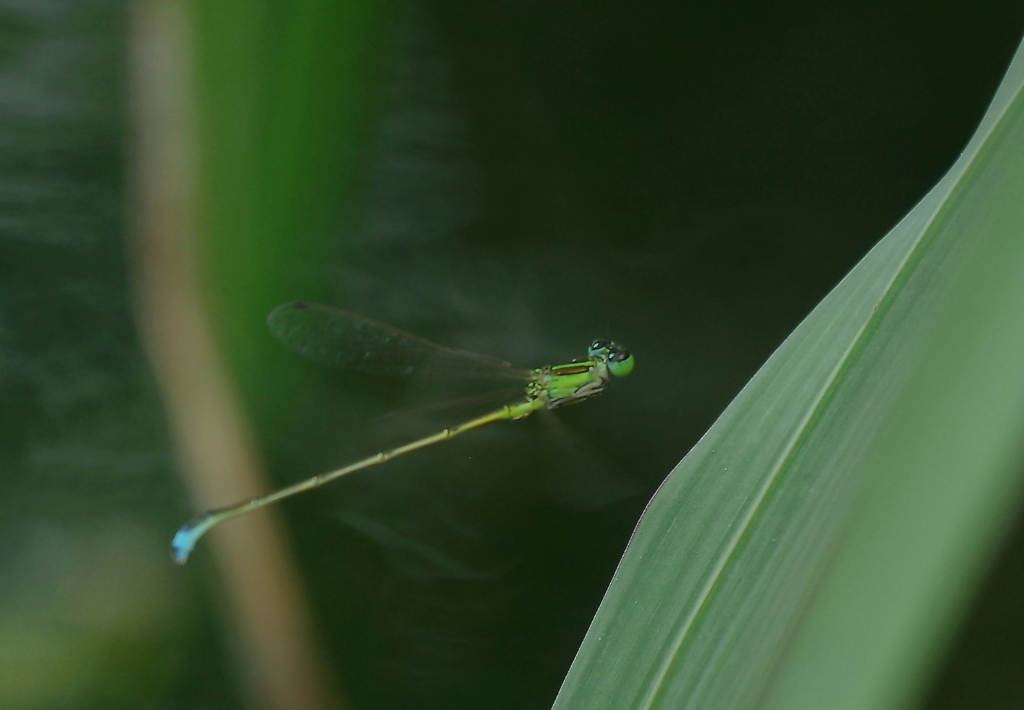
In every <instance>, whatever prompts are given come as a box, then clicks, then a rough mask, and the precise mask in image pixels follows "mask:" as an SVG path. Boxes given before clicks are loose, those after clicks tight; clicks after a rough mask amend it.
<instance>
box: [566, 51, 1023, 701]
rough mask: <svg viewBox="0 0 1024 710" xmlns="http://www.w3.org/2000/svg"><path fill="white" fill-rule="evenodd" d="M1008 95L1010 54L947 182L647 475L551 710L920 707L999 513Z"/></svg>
mask: <svg viewBox="0 0 1024 710" xmlns="http://www.w3.org/2000/svg"><path fill="white" fill-rule="evenodd" d="M1022 87H1024V54H1022V52H1021V51H1020V50H1019V51H1018V53H1017V56H1016V58H1015V59H1014V62H1013V63H1012V65H1011V67H1010V69H1009V71H1008V73H1007V75H1006V77H1005V78H1004V81H1003V83H1002V85H1001V86H1000V88H999V91H998V93H997V94H996V96H995V98H994V100H993V102H992V104H991V106H990V109H989V111H988V113H987V115H986V116H985V118H984V120H983V121H982V123H981V126H980V128H979V129H978V131H977V133H976V135H975V136H974V138H973V139H972V141H971V142H970V144H969V145H968V147H967V148H966V150H965V151H964V153H963V154H962V155H961V157H960V159H959V160H958V161H957V163H956V164H955V165H954V166H953V167H952V169H951V170H950V171H949V173H948V174H947V175H946V176H945V177H944V178H943V179H942V180H941V181H940V182H939V184H938V185H937V186H936V187H935V188H934V189H933V190H932V191H931V192H930V193H929V194H928V195H927V196H926V197H925V198H924V199H923V200H921V202H920V203H919V204H918V205H917V206H916V207H915V208H914V209H913V210H912V211H911V212H910V213H909V214H908V215H907V216H906V217H905V218H904V219H903V220H902V221H901V222H900V223H899V224H898V225H897V226H896V227H895V228H894V229H893V230H892V232H890V233H889V234H888V235H887V236H886V237H885V238H884V239H883V240H882V241H881V242H880V243H879V244H878V245H877V246H876V247H875V248H874V249H873V250H872V251H871V252H870V253H869V254H868V255H867V256H866V257H865V258H864V259H863V260H862V261H861V263H860V264H859V265H858V266H857V267H856V268H855V269H854V270H853V271H852V272H851V273H850V274H849V275H848V276H847V277H846V278H845V279H844V280H843V281H842V282H841V283H840V284H839V285H838V286H837V287H836V288H835V289H834V290H833V291H832V292H831V293H830V294H829V295H828V296H827V297H826V298H825V299H824V300H823V301H822V302H821V304H819V305H818V307H817V308H815V309H814V311H813V312H812V313H811V314H810V315H809V316H808V317H807V318H806V319H805V321H804V322H803V323H802V324H801V325H800V326H799V327H798V328H797V329H796V330H795V331H794V332H793V334H792V335H791V336H790V337H789V338H788V339H787V340H786V341H785V343H784V344H783V345H782V346H781V347H780V348H779V349H778V350H777V351H776V352H775V354H774V355H773V356H772V357H771V358H770V359H769V360H768V362H767V363H766V364H765V365H764V367H763V368H762V369H761V370H760V371H759V372H758V374H757V375H756V376H755V377H754V378H753V380H751V382H750V383H749V384H748V385H747V386H746V388H744V390H743V391H742V392H741V393H740V394H739V396H738V397H737V398H736V399H735V400H734V401H733V403H732V404H731V405H730V406H729V407H728V409H726V411H725V412H724V413H723V414H722V416H721V417H720V418H719V420H718V421H717V422H716V423H715V425H714V426H713V427H712V428H711V430H710V431H709V432H708V433H707V434H706V435H705V436H704V437H703V439H702V440H701V441H700V442H699V443H698V444H697V446H696V447H694V449H693V450H692V451H691V452H690V454H689V455H688V456H687V457H686V458H685V459H684V460H683V461H682V462H681V463H680V464H679V466H678V467H677V468H676V470H675V471H674V472H673V473H672V475H671V476H670V477H669V479H668V480H667V481H666V482H665V484H664V486H663V487H662V489H661V490H660V491H659V493H658V494H657V495H656V497H655V498H654V500H653V501H652V502H651V504H650V506H649V507H648V509H647V511H646V513H645V515H644V517H643V519H642V520H641V522H640V525H639V526H638V528H637V530H636V532H635V534H634V536H633V539H632V541H631V544H630V546H629V548H628V550H627V552H626V554H625V556H624V557H623V559H622V561H621V563H620V565H619V568H618V571H617V573H616V575H615V578H614V580H613V582H612V584H611V586H610V588H609V589H608V592H607V594H606V596H605V599H604V601H603V603H602V605H601V608H600V609H599V611H598V613H597V616H596V617H595V619H594V621H593V624H592V626H591V628H590V631H589V633H588V635H587V637H586V639H585V641H584V643H583V645H582V647H581V649H580V651H579V653H578V655H577V658H576V661H575V663H574V664H573V666H572V669H571V670H570V672H569V674H568V676H567V678H566V680H565V683H564V685H563V687H562V691H561V693H560V695H559V697H558V699H557V701H556V703H555V707H556V708H559V709H564V708H587V709H588V710H596V709H599V708H615V710H624V709H626V708H673V710H678V709H680V708H753V707H758V708H787V709H788V710H793V709H796V708H809V709H810V708H816V709H820V708H830V709H831V710H836V709H841V708H849V709H851V710H852V709H854V708H871V709H872V710H878V709H880V708H897V707H908V705H913V704H914V702H916V701H917V700H918V699H919V695H920V692H921V688H922V686H923V684H924V682H925V681H926V679H927V675H928V672H929V670H930V668H931V666H932V664H934V662H935V661H936V660H937V655H938V653H940V652H941V650H942V648H943V643H942V642H943V641H944V640H945V639H946V638H947V637H948V635H949V633H950V630H951V627H952V626H953V624H954V623H955V622H956V620H957V618H958V614H959V613H960V612H962V607H963V605H964V602H965V600H966V598H967V595H968V594H969V593H970V592H971V591H972V590H973V589H974V588H975V587H976V586H977V584H978V583H979V581H980V579H979V577H980V575H981V574H982V573H983V572H984V567H985V565H984V563H985V562H986V560H987V556H988V555H989V551H990V549H991V548H992V546H993V544H994V543H995V542H996V540H997V539H998V536H999V534H1000V532H1002V530H1003V526H1004V524H1005V522H1006V520H1007V518H1008V514H1009V513H1010V512H1011V511H1010V506H1011V504H1012V503H1013V502H1014V501H1016V500H1017V499H1018V498H1019V490H1020V483H1021V476H1020V472H1021V458H1022V457H1021V453H1022V451H1021V440H1022V437H1021V431H1022V426H1024V327H1022V325H1021V324H1022V323H1024V239H1022V236H1024V198H1022V196H1024V96H1022ZM823 238H827V235H823Z"/></svg>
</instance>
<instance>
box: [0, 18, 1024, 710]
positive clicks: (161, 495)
mask: <svg viewBox="0 0 1024 710" xmlns="http://www.w3.org/2000/svg"><path fill="white" fill-rule="evenodd" d="M185 6H186V7H187V8H188V9H189V10H190V13H191V15H190V16H191V21H192V27H193V29H194V34H193V36H192V48H193V51H194V55H193V56H194V59H193V61H194V65H193V68H194V75H193V76H194V77H195V79H194V80H195V100H196V111H197V130H198V137H199V142H200V146H201V151H202V154H203V169H202V171H201V173H200V175H199V179H198V191H197V193H198V196H199V201H200V210H201V227H200V230H199V236H200V237H201V255H202V262H201V267H202V277H203V283H204V285H205V289H206V291H205V293H206V297H207V303H208V310H209V314H210V318H211V320H212V322H213V323H214V325H215V329H216V332H217V335H218V339H219V342H220V343H221V345H222V347H223V354H224V360H225V362H226V363H227V364H228V366H229V368H230V372H231V377H232V380H233V383H234V384H235V386H236V388H237V392H238V394H239V396H240V398H241V400H242V402H243V403H244V404H245V407H246V411H247V413H248V415H249V417H250V420H251V422H252V425H253V429H254V432H255V437H256V440H257V441H258V442H259V445H260V447H261V449H262V452H263V455H264V457H265V461H266V464H267V469H268V471H269V472H270V476H271V478H272V479H273V481H274V482H276V483H277V484H283V483H285V482H289V481H292V480H295V479H297V478H299V477H303V476H307V475H311V474H313V473H316V472H320V471H324V470H327V469H330V468H332V467H334V466H336V465H338V464H341V463H345V462H347V461H349V460H351V459H354V458H355V457H358V456H362V455H365V454H368V453H372V452H374V451H377V450H379V449H380V448H382V447H384V446H388V445H392V444H395V443H400V442H401V441H402V440H404V439H405V438H408V437H410V436H415V435H419V434H422V433H426V432H427V431H430V430H431V429H432V428H436V427H437V426H443V425H445V424H448V423H451V422H452V421H458V419H459V418H460V414H459V413H457V412H456V413H454V414H453V413H451V412H449V411H447V410H441V411H431V410H426V411H425V410H423V409H422V408H421V407H420V405H421V404H422V403H423V402H424V401H429V400H430V399H431V395H433V394H436V393H434V392H429V391H424V387H423V386H421V385H420V384H419V383H394V382H390V381H378V380H375V379H373V378H362V377H353V376H349V375H345V374H344V373H330V372H322V371H320V370H318V369H317V368H315V367H313V366H306V365H304V364H302V363H299V362H297V361H296V359H295V358H294V356H292V355H291V354H290V353H288V352H287V351H284V350H283V349H282V348H280V347H279V346H278V345H277V344H276V343H275V342H274V341H273V339H272V338H270V336H269V335H268V334H267V333H266V331H265V328H264V326H263V318H264V316H265V314H266V312H267V311H269V309H270V308H272V307H273V306H275V305H277V304H278V303H280V302H282V301H286V300H291V299H295V298H303V299H310V300H321V301H325V302H329V303H332V304H335V305H341V306H345V307H347V308H349V309H351V310H354V311H357V312H360V313H363V314H366V315H368V316H371V317H374V318H377V319H380V320H383V321H385V322H389V323H392V324H394V325H396V326H399V327H402V328H405V329H408V330H412V331H413V332H416V333H417V334H420V335H423V336H424V337H428V338H431V339H433V340H436V341H439V342H442V343H444V344H447V345H452V346H456V347H463V348H469V349H473V350H478V351H481V352H484V353H489V354H494V355H498V356H501V357H503V358H508V359H510V360H513V361H515V362H519V363H522V364H524V365H531V364H540V363H544V362H552V361H559V360H565V359H569V358H571V357H576V356H579V355H582V353H583V348H584V347H585V346H586V344H587V343H588V342H589V341H590V339H592V338H594V337H595V336H601V337H614V338H616V339H618V340H621V341H624V342H626V343H627V344H628V345H630V346H631V348H632V349H633V350H634V351H635V352H636V353H637V357H638V368H637V370H636V372H635V374H634V375H632V376H631V377H630V378H629V380H627V381H624V382H622V383H616V386H615V388H614V389H613V390H612V391H611V392H609V393H608V394H606V395H605V396H604V397H602V398H601V400H600V401H596V402H592V403H588V405H587V406H585V407H579V408H571V409H569V410H566V411H564V412H561V413H559V415H558V417H557V420H554V421H542V420H541V418H539V417H538V418H537V420H536V421H532V420H531V421H526V422H522V423H519V424H516V425H508V426H498V425H495V426H493V427H490V430H489V431H486V432H485V431H481V432H479V433H478V434H476V435H473V436H471V437H467V438H466V439H465V440H460V441H456V442H452V443H451V444H446V445H444V446H440V447H434V449H433V450H429V451H424V452H421V453H420V454H417V455H416V456H410V457H408V458H407V459H406V460H399V461H395V462H393V464H389V466H388V467H387V468H382V469H379V470H376V471H373V472H372V473H367V474H366V475H361V476H357V477H353V478H352V479H350V480H346V481H342V482H339V483H337V484H335V485H333V486H331V487H330V488H329V489H325V490H323V491H321V492H319V493H316V494H312V495H308V496H305V497H303V498H300V499H296V500H294V501H292V502H290V503H288V504H286V505H284V506H282V509H283V513H284V515H285V516H286V519H287V520H288V523H289V533H290V536H291V547H292V549H293V551H294V554H295V556H296V559H297V561H298V563H299V570H300V574H301V578H302V580H303V584H304V587H305V590H306V593H307V594H308V597H309V600H310V603H311V608H312V611H311V613H312V616H313V618H314V620H315V621H314V623H315V628H316V635H317V642H318V647H319V651H320V653H321V654H322V656H323V658H324V661H325V664H326V666H327V667H328V668H329V669H330V670H329V672H330V674H331V676H332V678H333V680H334V682H335V683H336V685H337V686H338V687H340V688H344V692H345V693H346V694H347V696H348V697H349V699H350V702H351V704H352V706H353V707H355V708H395V707H417V708H434V707H437V708H441V707H445V708H462V707H467V708H468V707H489V708H520V709H521V708H546V707H550V704H551V702H552V700H553V698H554V695H555V693H556V691H557V689H558V686H559V683H560V682H561V679H562V678H563V676H564V674H565V672H566V669H567V668H568V666H569V663H570V662H571V660H572V657H573V654H574V652H575V650H576V648H577V647H578V645H579V643H580V640H581V639H582V637H583V634H584V632H585V631H586V628H587V625H588V623H589V621H590V619H591V617H592V615H593V612H594V610H595V609H596V606H597V603H598V602H599V600H600V598H601V595H602V593H603V591H604V589H605V587H606V586H607V583H608V580H609V578H610V576H611V573H612V571H613V569H614V567H615V564H616V562H617V560H618V558H619V556H620V554H621V552H622V549H623V547H624V545H625V542H626V540H627V538H628V536H629V533H630V531H631V530H632V526H633V525H634V523H635V521H636V519H637V518H638V517H639V514H640V512H641V511H642V509H643V506H644V504H645V502H646V501H647V499H648V498H649V496H650V493H651V492H652V491H653V490H654V488H655V487H656V486H657V485H658V483H659V482H660V481H661V480H662V479H663V478H664V476H665V475H666V474H667V473H668V471H669V470H671V468H672V466H673V465H674V464H675V463H676V462H678V460H679V459H680V458H681V457H682V456H683V455H684V454H685V453H686V452H687V451H688V450H689V448H690V447H691V446H692V445H693V443H694V442H695V441H696V440H697V439H698V438H699V437H700V435H701V434H702V433H703V432H704V431H705V430H706V429H707V427H708V426H709V425H710V423H711V422H712V421H713V420H714V419H715V417H716V416H717V415H718V413H719V412H720V411H721V410H722V409H723V408H724V407H725V405H726V404H727V403H728V402H729V401H730V399H731V398H732V396H733V395H735V393H736V392H737V391H738V390H739V389H740V387H742V385H743V384H744V383H745V382H746V380H747V379H749V377H750V376H751V375H752V374H753V373H754V371H755V370H756V369H757V368H758V366H759V365H760V364H761V363H762V362H763V361H764V360H765V358H766V357H767V356H768V355H769V354H770V353H771V352H772V350H773V349H774V348H775V347H776V346H777V345H778V343H779V342H781V341H782V339H783V338H784V337H785V336H786V335H787V334H788V333H789V332H790V331H791V330H792V328H793V327H795V326H796V324H797V323H798V322H799V321H800V319H801V318H802V317H803V316H804V315H805V314H806V313H807V312H808V311H809V310H810V309H811V308H812V307H813V306H814V304H815V303H816V302H817V301H818V300H819V299H820V298H821V297H822V296H823V295H824V294H825V293H826V292H827V291H828V290H829V289H830V288H831V287H832V286H833V285H834V284H835V283H836V281H838V279H839V278H841V277H842V275H843V274H844V273H845V272H846V271H847V270H848V269H849V268H851V266H852V265H853V264H854V263H855V262H856V261H857V259H858V258H859V257H860V256H862V255H863V254H864V252H865V251H866V250H867V249H868V248H870V247H871V246H872V245H873V244H874V243H875V242H876V241H877V240H878V239H879V238H880V236H881V235H882V234H884V233H885V232H886V231H887V230H888V229H889V227H891V226H892V224H894V223H895V222H896V221H897V220H898V219H899V218H900V217H901V216H902V215H903V214H904V213H905V212H906V211H907V210H908V209H909V208H910V207H911V206H912V205H913V204H914V203H915V202H916V201H917V200H918V199H919V198H920V197H921V195H923V194H924V192H925V191H926V190H927V189H929V188H930V187H931V186H932V185H933V184H934V182H935V181H936V180H937V179H938V178H939V177H940V176H941V175H942V173H943V172H944V171H945V170H946V169H947V168H948V166H949V165H950V164H951V163H952V161H953V159H954V158H955V156H956V155H957V154H958V152H959V151H960V150H961V149H962V148H963V146H964V144H965V143H966V141H967V139H968V137H969V136H970V134H971V132H972V131H973V129H974V127H975V126H976V124H977V121H978V120H979V119H980V117H981V115H982V112H983V110H984V108H985V106H986V104H987V102H988V100H989V99H990V97H991V94H992V92H993V91H994V89H995V87H996V85H997V84H998V81H999V78H1000V76H1001V74H1002V72H1003V71H1004V69H1005V67H1006V64H1007V62H1008V61H1009V59H1010V57H1011V56H1012V54H1013V52H1014V50H1015V48H1016V46H1017V45H1018V43H1019V42H1020V38H1021V36H1022V35H1024V8H1022V6H1021V5H1020V4H1019V3H1015V2H1009V1H1002V0H1000V1H996V0H986V1H985V2H982V3H981V4H976V5H973V6H971V7H970V8H967V7H963V8H956V7H949V8H940V7H936V6H934V4H930V3H924V2H905V3H898V4H895V5H893V4H891V3H881V2H878V3H862V4H859V5H858V6H857V7H855V8H845V9H838V8H832V7H825V6H819V5H815V4H811V3H802V2H792V3H783V4H773V5H762V4H757V3H746V4H733V5H717V6H707V7H696V6H681V5H678V4H677V3H668V2H665V3H656V4H648V5H646V6H644V7H642V8H641V7H636V8H632V9H627V8H623V7H620V6H617V5H594V4H592V3H572V2H556V3H550V2H547V3H541V2H519V3H500V4H489V3H477V4H466V3H454V2H443V1H425V2H418V3H414V4H411V3H403V2H397V1H395V2H391V3H380V2H370V1H369V0H367V1H366V2H351V3H339V4H337V6H335V4H332V3H319V2H312V1H310V2H300V1H297V0H293V1H292V2H269V1H266V2H237V1H236V2H223V3H200V2H195V3H192V4H191V5H189V4H186V5H185ZM130 11H131V5H130V4H126V3H123V2H114V1H112V0H111V1H106V0H64V1H60V0H48V1H47V2H31V3H29V2H14V1H11V0H8V1H5V2H0V47H2V51H0V101H2V102H3V103H2V106H3V110H2V112H0V122H2V124H0V141H2V142H3V150H2V151H0V166H2V168H0V180H2V187H0V195H2V201H3V205H4V210H3V222H2V230H3V231H2V233H0V234H2V241H0V362H2V365H3V366H2V368H0V461H2V462H3V466H2V471H3V475H2V476H0V512H2V515H0V535H2V539H3V543H4V544H3V545H2V547H0V677H2V678H3V679H4V681H3V683H2V684H0V706H2V707H5V708H6V707H11V708H62V707H76V708H93V707H96V708H100V707H102V708H107V707H110V708H120V707H125V708H127V707H133V708H134V707H154V708H164V707H166V708H175V707H209V708H220V707H223V708H232V707H241V706H244V705H245V704H246V702H247V701H246V700H243V698H246V696H247V691H246V689H245V687H244V686H245V683H246V677H245V674H244V672H240V671H239V665H240V658H241V657H242V656H243V655H244V654H243V653H242V652H240V650H239V643H240V642H239V641H238V639H237V637H236V636H235V635H234V634H233V632H232V626H231V622H230V621H229V617H230V614H229V613H228V607H229V606H230V599H228V598H227V597H225V596H224V595H223V593H222V591H221V589H222V587H221V584H220V578H219V576H218V570H217V569H216V567H215V566H214V565H213V563H212V557H210V556H209V554H208V552H207V551H205V550H204V549H202V548H200V550H199V551H198V552H197V554H196V559H195V560H194V562H192V563H190V565H189V566H188V567H186V568H184V569H175V568H173V567H172V566H171V565H170V563H169V562H168V560H167V545H168V542H169V538H170V535H171V534H172V533H173V531H174V529H175V528H176V527H177V525H179V524H180V523H181V522H182V521H183V520H184V519H185V518H187V517H188V516H189V515H191V513H192V512H193V511H194V508H195V506H196V503H194V502H191V501H190V500H189V499H188V497H187V495H186V493H185V490H184V488H183V486H182V484H181V483H180V481H179V479H178V476H177V473H178V469H179V462H178V459H177V458H176V456H175V452H174V450H173V448H172V446H171V443H170V437H169V435H168V434H167V428H166V427H167V425H166V421H165V415H164V413H163V409H162V405H161V399H160V396H159V395H158V393H157V390H156V387H155V384H154V379H153V376H152V374H151V371H150V366H149V365H148V364H147V361H146V359H145V357H144V354H143V349H142V347H141V345H140V343H139V338H138V334H137V331H136V328H135V326H134V320H133V318H134V316H133V312H132V294H131V289H130V288H129V283H130V280H131V269H132V266H131V264H130V263H129V259H128V256H127V255H128V251H127V250H126V247H125V244H126V238H127V229H128V228H127V224H128V222H127V219H126V215H127V214H128V211H129V208H130V203H129V195H130V190H131V188H132V186H131V185H130V184H128V181H127V179H126V175H127V174H128V169H127V165H128V160H129V157H130V146H131V143H130V139H131V135H132V127H131V126H130V124H129V122H128V111H127V106H128V103H129V100H130V96H129V93H128V86H127V84H126V76H127V74H128V68H129V67H128V66H127V63H128V59H127V57H128V54H127V52H126V46H127V42H128V39H129V35H130V33H131V31H132V30H131V28H132V25H131V21H130ZM620 385H621V386H620ZM394 410H399V411H401V412H403V413H402V414H400V415H399V416H398V417H397V418H394V417H383V418H381V417H382V415H385V414H387V413H388V412H391V411H394ZM552 419H553V418H552ZM225 502H227V501H225ZM204 542H205V541H204ZM204 553H205V554H204ZM1022 556H1024V533H1017V534H1015V535H1014V536H1013V537H1012V538H1011V539H1010V540H1009V541H1008V542H1007V545H1006V548H1005V550H1004V552H1003V554H1002V558H1001V560H1000V562H999V563H998V564H996V565H995V567H994V569H993V571H992V573H991V575H990V577H989V580H988V582H987V583H986V587H985V592H984V593H982V594H981V595H979V598H978V599H977V601H976V603H975V607H974V610H973V611H972V613H971V616H970V618H969V619H968V620H967V621H966V623H965V625H964V627H963V630H962V632H961V636H960V638H959V639H958V641H957V642H956V644H955V645H954V648H953V649H952V650H951V651H950V652H949V656H948V661H947V663H946V666H945V668H944V670H943V672H942V674H941V676H940V678H939V679H938V680H937V681H936V685H935V689H934V692H933V695H932V697H931V699H930V700H929V703H928V707H931V708H944V707H964V706H969V707H973V708H986V707H991V708H997V707H1016V706H1019V705H1020V704H1021V702H1022V700H1024V687H1022V685H1021V680H1020V676H1019V673H1018V672H1017V671H1018V670H1019V668H1020V663H1021V660H1022V656H1024V617H1022V615H1021V612H1020V609H1019V606H1020V605H1019V604H1018V603H1017V600H1018V599H1019V598H1020V590H1021V580H1020V574H1021V572H1020V570H1021V569H1022V565H1021V560H1022Z"/></svg>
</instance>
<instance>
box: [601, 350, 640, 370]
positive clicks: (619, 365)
mask: <svg viewBox="0 0 1024 710" xmlns="http://www.w3.org/2000/svg"><path fill="white" fill-rule="evenodd" d="M611 348H612V355H611V357H609V358H608V372H610V373H612V375H614V376H615V377H625V376H626V375H628V374H629V373H631V372H632V371H633V365H635V364H636V361H635V360H633V355H632V353H630V352H629V351H628V350H622V349H620V348H617V347H615V346H614V345H612V346H611Z"/></svg>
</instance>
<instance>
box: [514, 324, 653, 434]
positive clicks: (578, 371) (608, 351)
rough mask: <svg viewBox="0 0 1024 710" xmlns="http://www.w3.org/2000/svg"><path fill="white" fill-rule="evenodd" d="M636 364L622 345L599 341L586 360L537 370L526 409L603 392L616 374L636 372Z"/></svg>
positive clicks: (552, 404)
mask: <svg viewBox="0 0 1024 710" xmlns="http://www.w3.org/2000/svg"><path fill="white" fill-rule="evenodd" d="M633 364H634V360H633V355H632V354H631V353H630V352H629V351H628V350H626V349H625V348H623V347H622V346H620V345H616V344H615V343H613V342H611V341H608V340H595V341H594V342H593V343H592V344H591V345H590V349H589V357H588V358H587V359H586V360H584V361H583V362H570V363H566V364H564V365H548V366H547V367H540V368H537V369H536V370H534V371H533V381H532V382H531V383H530V384H529V386H528V387H527V390H526V396H527V403H526V404H527V407H525V408H528V409H529V410H530V411H533V410H535V409H538V408H541V407H545V406H546V407H547V408H548V409H554V408H555V407H560V406H562V405H563V404H569V403H571V402H580V401H582V400H584V399H586V398H587V397H592V396H594V395H596V394H601V393H602V392H603V391H604V388H605V387H607V386H608V383H609V382H610V381H611V378H612V377H625V376H626V375H628V374H629V373H630V372H632V371H633ZM520 406H522V405H520ZM525 408H524V409H525ZM524 416H525V414H524Z"/></svg>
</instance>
